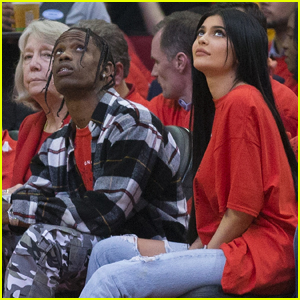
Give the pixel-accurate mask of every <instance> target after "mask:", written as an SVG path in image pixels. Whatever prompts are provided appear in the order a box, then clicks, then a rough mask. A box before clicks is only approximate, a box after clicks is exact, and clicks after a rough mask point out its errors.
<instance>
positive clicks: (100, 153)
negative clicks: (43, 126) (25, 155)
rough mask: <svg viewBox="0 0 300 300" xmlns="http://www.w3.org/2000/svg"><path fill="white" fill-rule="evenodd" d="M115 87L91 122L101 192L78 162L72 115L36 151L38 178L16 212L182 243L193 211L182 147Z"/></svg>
mask: <svg viewBox="0 0 300 300" xmlns="http://www.w3.org/2000/svg"><path fill="white" fill-rule="evenodd" d="M115 94H116V92H115V91H114V90H112V89H111V90H110V91H109V92H108V93H106V94H105V95H104V96H103V98H102V99H101V101H100V102H99V104H98V106H97V108H96V110H95V111H94V114H93V116H92V120H91V121H90V123H89V127H90V130H91V132H92V168H93V178H94V189H93V191H86V189H85V186H84V184H83V181H82V179H81V176H80V173H79V171H78V168H77V166H76V162H75V157H74V143H73V141H74V137H75V132H76V130H75V124H74V123H72V121H71V122H70V124H68V125H66V126H64V127H63V128H62V129H61V130H59V131H58V132H56V133H54V134H53V135H51V136H50V137H49V138H48V139H47V140H46V141H45V143H44V144H43V145H42V147H41V149H40V151H39V154H38V155H37V156H35V157H34V158H33V160H32V162H31V171H32V176H31V178H30V179H29V181H28V182H27V183H26V184H25V185H24V186H23V187H22V188H21V189H19V190H18V191H17V192H16V193H15V194H13V195H12V203H13V211H14V214H15V216H16V217H18V218H19V219H20V220H21V221H23V222H26V223H29V224H35V223H45V224H52V225H61V226H67V227H72V228H76V229H77V230H79V231H81V232H85V233H90V234H93V235H97V236H100V237H101V238H105V237H108V236H110V235H116V234H124V233H134V234H136V235H138V236H139V237H144V238H155V239H165V238H167V239H168V240H171V241H178V242H182V241H184V235H185V230H186V227H187V221H188V220H187V218H188V217H187V212H186V199H185V196H184V194H183V191H182V187H181V183H180V178H178V177H177V175H176V173H177V170H178V168H179V163H180V154H179V152H178V148H177V146H176V144H175V142H174V140H173V138H172V136H171V135H170V134H169V133H168V132H167V131H166V130H165V128H164V126H163V125H162V123H161V122H160V121H159V120H158V118H156V117H155V116H154V115H153V114H151V113H150V112H149V110H147V109H146V108H144V107H143V106H141V105H139V104H136V103H133V102H130V101H128V100H124V99H122V98H120V97H118V96H116V95H115Z"/></svg>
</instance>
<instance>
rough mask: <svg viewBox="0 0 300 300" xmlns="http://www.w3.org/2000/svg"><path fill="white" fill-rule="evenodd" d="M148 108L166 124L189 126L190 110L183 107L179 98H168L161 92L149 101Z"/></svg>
mask: <svg viewBox="0 0 300 300" xmlns="http://www.w3.org/2000/svg"><path fill="white" fill-rule="evenodd" d="M148 108H149V110H150V111H151V112H152V113H154V114H155V115H156V116H157V117H158V118H159V119H160V120H161V122H162V123H163V124H164V125H165V126H167V125H176V126H181V127H185V128H189V121H190V112H188V111H186V110H185V109H184V108H183V107H181V106H180V105H179V103H178V101H177V100H173V99H166V98H164V96H163V95H162V94H160V95H158V96H156V97H154V98H153V99H152V100H151V101H150V102H149V106H148Z"/></svg>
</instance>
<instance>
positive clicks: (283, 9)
mask: <svg viewBox="0 0 300 300" xmlns="http://www.w3.org/2000/svg"><path fill="white" fill-rule="evenodd" d="M259 5H260V8H261V10H262V12H263V13H264V15H265V17H266V18H267V24H268V28H273V29H274V30H275V38H274V40H273V41H272V42H271V43H270V44H269V57H271V58H272V59H274V60H276V61H277V66H276V68H275V70H274V71H273V72H274V74H275V75H278V76H280V77H282V78H283V79H284V84H285V85H286V86H288V87H289V88H290V89H291V90H292V91H296V86H295V83H294V82H293V81H292V80H291V78H292V77H293V75H292V74H291V72H290V71H289V70H288V68H287V65H286V62H285V55H284V49H283V43H284V40H285V38H286V35H287V23H288V19H289V17H290V15H291V14H292V13H293V12H294V9H295V6H296V5H297V3H296V2H260V3H259Z"/></svg>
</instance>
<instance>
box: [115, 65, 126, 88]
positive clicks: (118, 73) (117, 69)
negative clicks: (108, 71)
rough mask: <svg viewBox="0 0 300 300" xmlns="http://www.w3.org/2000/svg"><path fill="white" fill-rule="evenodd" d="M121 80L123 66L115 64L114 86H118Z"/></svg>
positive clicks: (122, 77)
mask: <svg viewBox="0 0 300 300" xmlns="http://www.w3.org/2000/svg"><path fill="white" fill-rule="evenodd" d="M123 79H124V66H123V64H122V63H121V62H117V63H116V67H115V85H116V86H119V85H120V83H121V82H122V80H123Z"/></svg>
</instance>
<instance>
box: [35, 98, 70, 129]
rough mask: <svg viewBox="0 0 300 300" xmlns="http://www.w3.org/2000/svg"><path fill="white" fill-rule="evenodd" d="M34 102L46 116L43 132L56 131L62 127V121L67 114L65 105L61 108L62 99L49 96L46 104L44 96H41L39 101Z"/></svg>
mask: <svg viewBox="0 0 300 300" xmlns="http://www.w3.org/2000/svg"><path fill="white" fill-rule="evenodd" d="M36 101H37V102H38V103H39V104H40V106H41V108H42V110H43V111H44V112H45V114H46V118H47V120H46V123H45V126H44V131H45V132H48V133H53V132H55V131H57V130H58V129H59V128H60V127H61V126H62V124H63V120H64V118H65V117H66V115H67V112H68V109H67V107H66V105H64V106H63V107H62V108H61V105H62V101H63V97H62V96H61V97H57V96H52V95H51V94H50V95H48V97H47V103H46V101H45V98H44V95H41V99H36ZM60 108H61V109H60ZM59 110H60V111H59Z"/></svg>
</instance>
